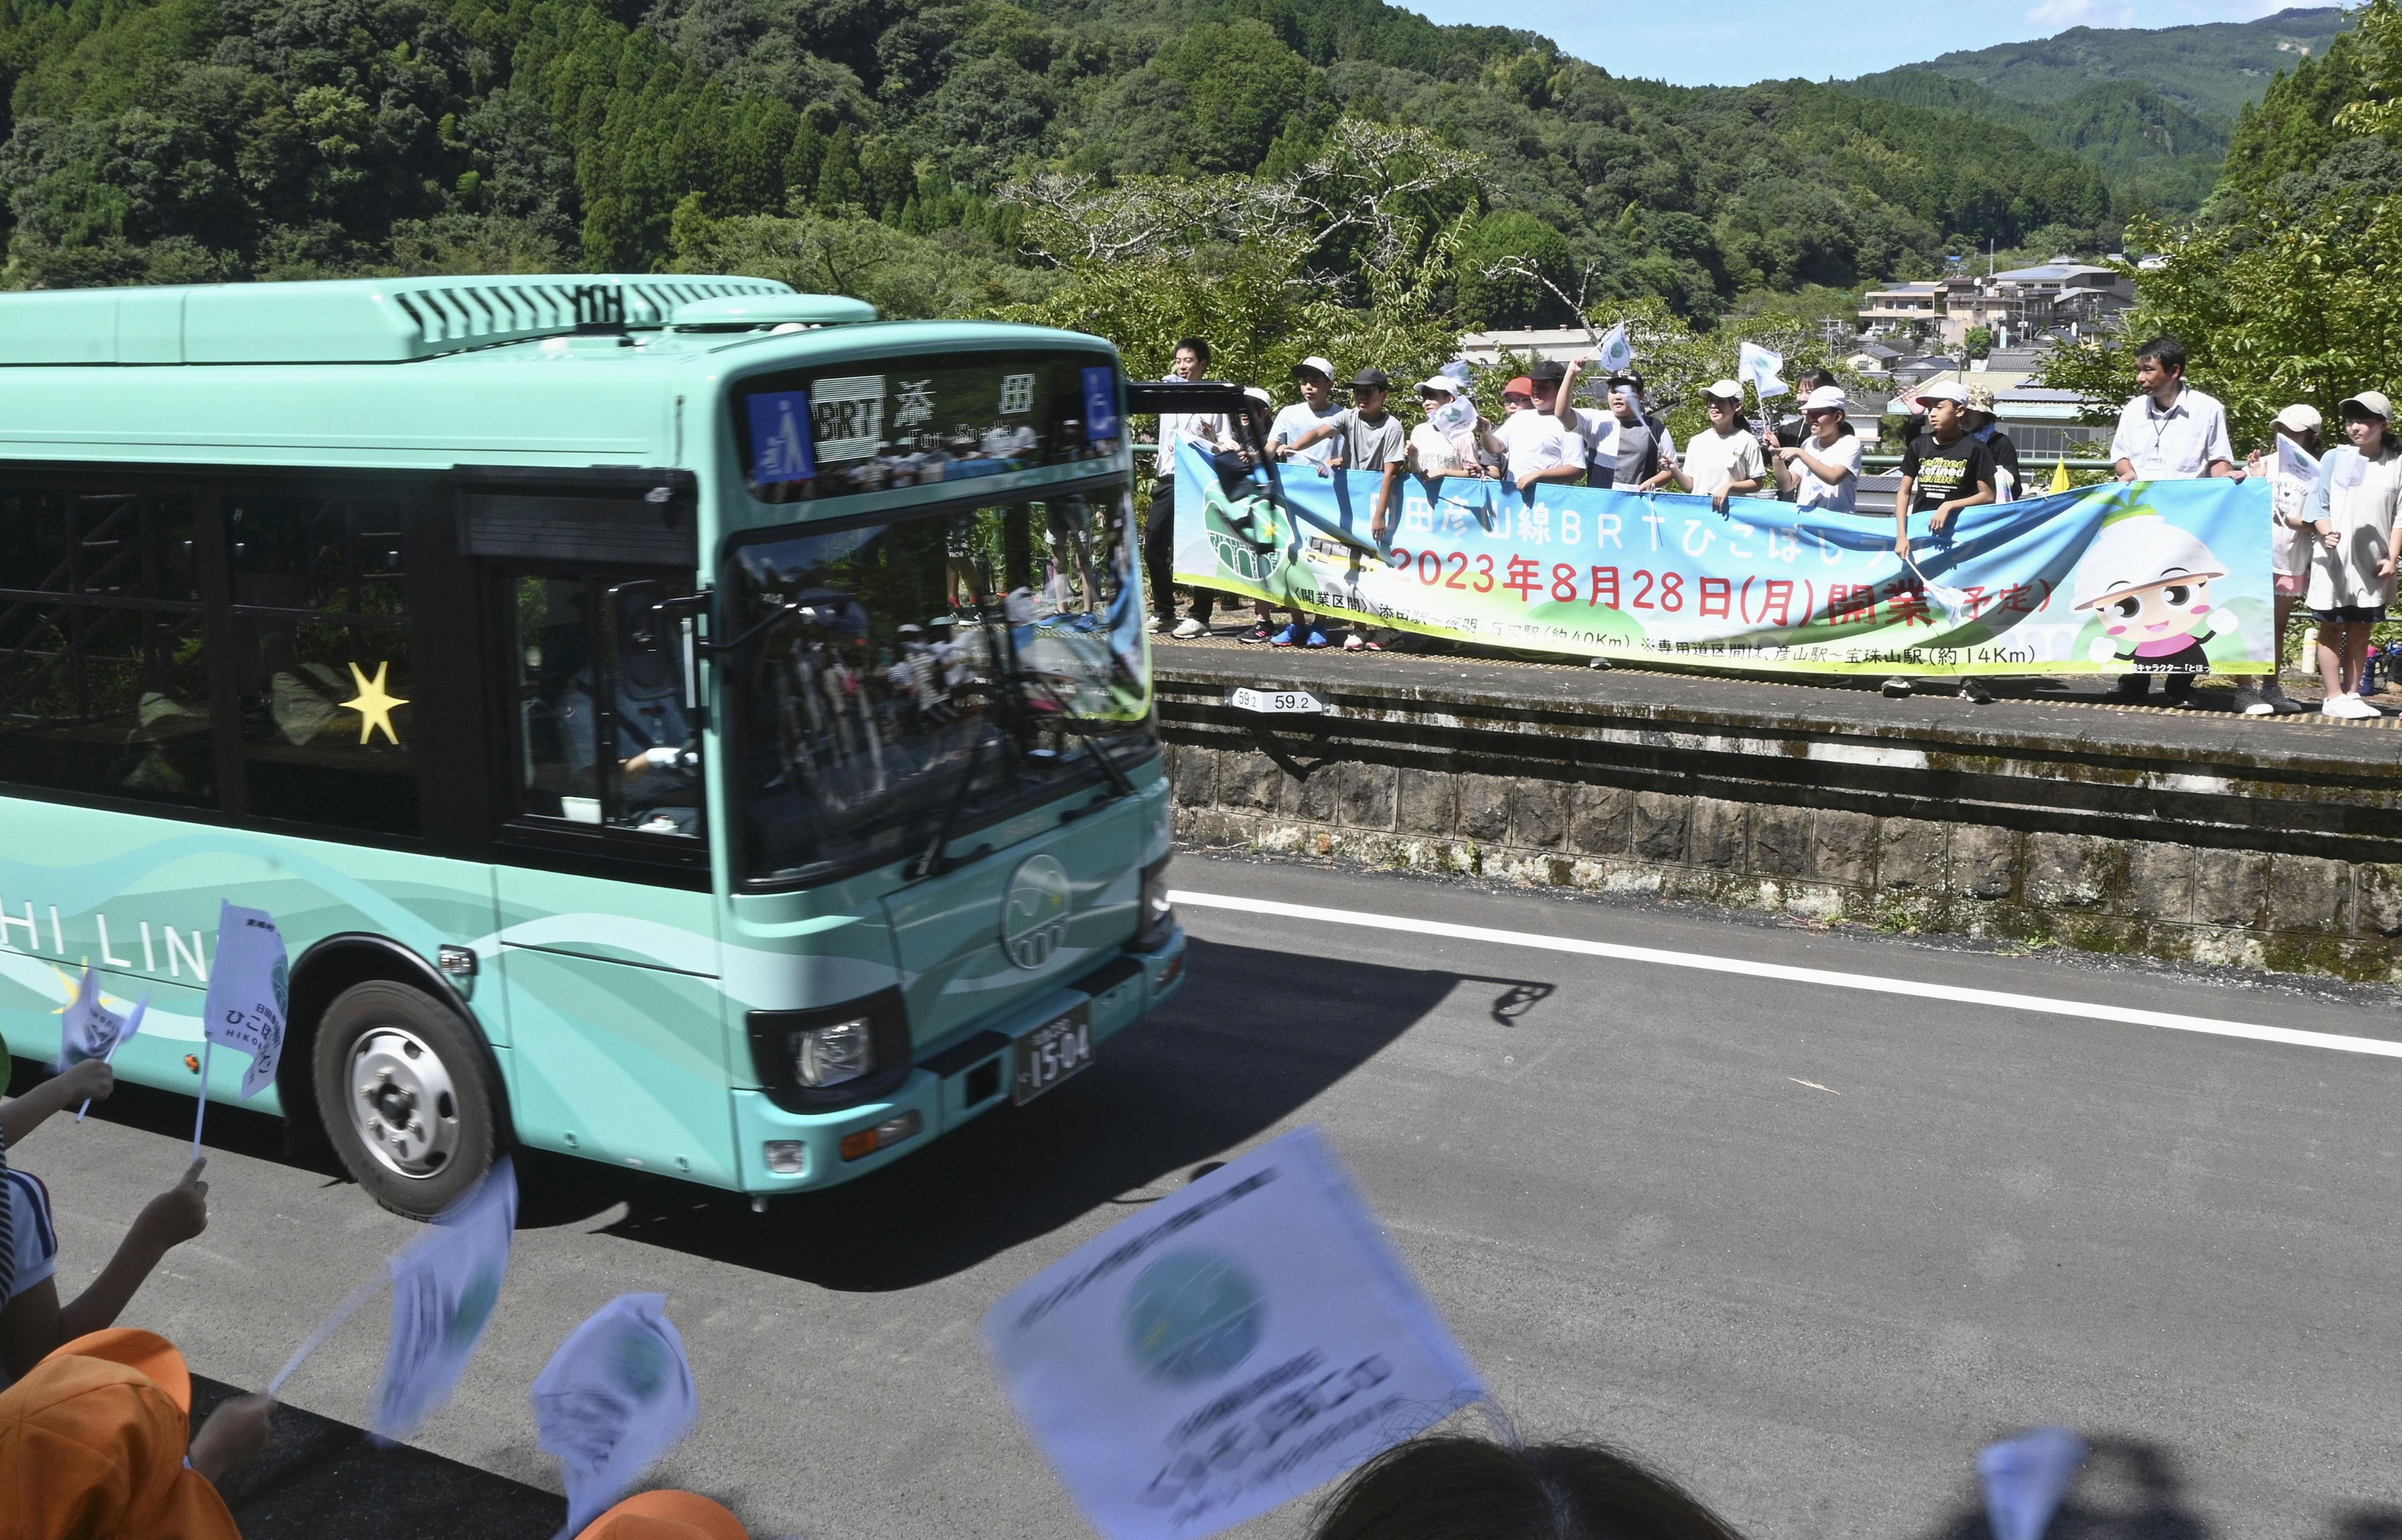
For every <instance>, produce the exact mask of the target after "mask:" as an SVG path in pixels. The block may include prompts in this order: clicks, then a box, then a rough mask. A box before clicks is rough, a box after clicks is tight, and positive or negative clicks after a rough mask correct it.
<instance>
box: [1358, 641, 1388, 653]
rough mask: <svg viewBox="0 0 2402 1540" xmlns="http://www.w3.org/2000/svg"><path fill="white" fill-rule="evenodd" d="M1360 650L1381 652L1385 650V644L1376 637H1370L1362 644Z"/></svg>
mask: <svg viewBox="0 0 2402 1540" xmlns="http://www.w3.org/2000/svg"><path fill="white" fill-rule="evenodd" d="M1384 650H1385V644H1384V643H1383V642H1381V641H1378V640H1377V639H1375V638H1374V637H1370V638H1369V639H1367V640H1365V641H1363V642H1361V643H1360V651H1361V652H1363V653H1381V652H1383V651H1384Z"/></svg>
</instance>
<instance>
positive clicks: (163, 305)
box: [0, 273, 849, 364]
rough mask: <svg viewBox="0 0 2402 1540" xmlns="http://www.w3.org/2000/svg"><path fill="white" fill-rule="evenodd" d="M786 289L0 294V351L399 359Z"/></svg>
mask: <svg viewBox="0 0 2402 1540" xmlns="http://www.w3.org/2000/svg"><path fill="white" fill-rule="evenodd" d="M792 292H793V291H792V289H791V287H790V286H789V285H786V284H783V283H779V282H775V281H774V280H773V279H766V278H723V277H710V276H704V275H698V274H695V275H690V276H686V275H683V274H676V275H648V274H643V275H626V274H615V273H555V274H529V275H522V276H510V277H505V278H393V279H381V278H370V279H337V280H332V281H328V282H311V283H217V284H209V285H205V286H192V287H177V288H157V289H69V290H63V291H59V292H54V293H46V294H14V295H0V364H402V363H407V362H408V361H410V360H412V359H421V358H435V357H438V356H440V355H441V354H444V353H455V352H461V351H465V350H467V349H470V348H486V347H490V346H492V345H493V344H495V343H500V342H518V341H522V340H525V339H526V338H529V337H556V336H560V335H563V334H568V333H573V332H574V331H575V330H576V329H577V328H578V327H579V325H581V326H583V327H584V328H585V329H587V330H590V329H593V328H595V327H596V326H599V325H602V324H609V323H619V322H622V323H623V324H624V325H626V326H631V327H659V326H664V325H666V324H667V320H668V317H670V315H673V314H675V313H676V312H677V311H678V310H680V309H683V308H684V307H686V306H689V305H692V304H695V303H697V302H698V301H701V300H711V299H719V300H722V299H732V298H739V297H741V296H763V297H764V296H779V295H780V296H790V295H791V294H792ZM834 303H849V302H843V301H836V302H834ZM612 329H614V326H613V328H612Z"/></svg>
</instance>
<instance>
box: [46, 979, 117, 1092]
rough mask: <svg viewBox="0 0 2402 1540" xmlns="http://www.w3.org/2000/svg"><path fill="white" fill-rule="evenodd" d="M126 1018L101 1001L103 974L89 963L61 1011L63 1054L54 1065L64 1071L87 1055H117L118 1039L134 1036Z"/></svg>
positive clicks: (101, 1057) (92, 1057) (61, 1044)
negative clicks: (72, 997)
mask: <svg viewBox="0 0 2402 1540" xmlns="http://www.w3.org/2000/svg"><path fill="white" fill-rule="evenodd" d="M125 1021H126V1019H125V1018H124V1017H122V1016H120V1015H118V1014H117V1012H116V1011H111V1010H109V1009H108V1007H107V1006H105V1005H104V1004H102V1003H101V996H100V975H99V974H98V973H97V972H95V971H93V969H92V967H91V965H90V963H86V964H85V965H84V969H83V980H82V982H81V983H79V984H77V985H76V996H75V998H74V999H72V1000H69V1001H68V1002H67V1008H66V1010H65V1011H62V1012H60V1015H59V1057H58V1062H57V1063H56V1064H55V1065H53V1066H51V1068H53V1069H55V1070H56V1071H57V1072H58V1073H60V1074H62V1075H63V1074H65V1073H66V1072H67V1071H68V1070H69V1069H72V1068H73V1067H75V1066H76V1065H79V1064H81V1063H83V1062H84V1061H85V1060H86V1059H106V1058H111V1057H113V1056H114V1055H115V1054H116V1052H117V1039H118V1038H126V1037H131V1036H132V1034H131V1033H130V1032H127V1031H126V1030H125Z"/></svg>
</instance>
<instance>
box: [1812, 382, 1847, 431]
mask: <svg viewBox="0 0 2402 1540" xmlns="http://www.w3.org/2000/svg"><path fill="white" fill-rule="evenodd" d="M1850 408H1851V398H1850V397H1848V396H1846V395H1844V394H1843V387H1842V386H1840V385H1821V386H1819V387H1817V388H1816V389H1815V390H1814V391H1812V392H1810V393H1809V394H1808V395H1805V396H1803V397H1802V423H1803V425H1804V426H1806V427H1807V428H1808V429H1809V430H1810V433H1811V434H1812V436H1814V437H1815V438H1816V439H1817V441H1818V442H1819V443H1821V444H1832V443H1834V442H1835V440H1837V439H1839V438H1841V437H1843V415H1844V413H1845V412H1847V411H1848V410H1850Z"/></svg>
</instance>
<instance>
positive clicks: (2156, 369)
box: [2110, 336, 2242, 706]
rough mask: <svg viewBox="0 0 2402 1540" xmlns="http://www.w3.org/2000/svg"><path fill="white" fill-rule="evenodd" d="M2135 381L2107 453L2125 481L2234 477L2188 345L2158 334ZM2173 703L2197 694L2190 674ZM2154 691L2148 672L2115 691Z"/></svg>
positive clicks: (2140, 694)
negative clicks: (2188, 374)
mask: <svg viewBox="0 0 2402 1540" xmlns="http://www.w3.org/2000/svg"><path fill="white" fill-rule="evenodd" d="M2135 383H2136V384H2137V385H2139V386H2140V387H2142V393H2141V394H2139V395H2137V396H2136V397H2135V398H2134V399H2133V400H2132V401H2130V402H2128V403H2127V405H2126V406H2124V407H2122V408H2120V410H2119V430H2118V432H2117V433H2114V434H2113V435H2112V436H2111V439H2110V458H2111V460H2112V461H2116V462H2117V471H2118V476H2119V480H2120V481H2201V480H2204V479H2206V478H2209V477H2213V476H2220V477H2225V476H2234V477H2238V478H2239V479H2240V477H2241V475H2242V473H2241V472H2239V471H2237V470H2236V468H2235V446H2234V443H2233V441H2232V440H2230V439H2229V437H2228V436H2227V408H2226V407H2224V406H2220V405H2219V404H2218V403H2217V401H2216V400H2215V399H2213V398H2212V397H2210V396H2207V395H2204V394H2202V392H2200V391H2197V390H2195V389H2194V388H2193V387H2192V386H2190V385H2188V384H2187V383H2186V380H2185V344H2183V343H2181V342H2179V341H2178V340H2177V339H2176V338H2175V337H2165V336H2163V337H2153V338H2152V339H2151V340H2150V341H2148V342H2147V343H2145V344H2143V345H2142V346H2141V347H2139V348H2137V349H2136V350H2135ZM2167 680H2168V683H2167V684H2166V686H2165V689H2166V691H2167V695H2168V702H2169V704H2170V705H2172V706H2183V705H2185V704H2186V703H2187V701H2188V699H2189V698H2190V696H2191V694H2192V693H2193V676H2192V675H2190V674H2171V675H2168V676H2167ZM2151 693H2152V680H2151V676H2150V675H2148V674H2125V675H2121V676H2120V677H2119V684H2118V694H2119V698H2121V699H2124V700H2141V699H2143V698H2144V697H2145V696H2147V695H2148V694H2151Z"/></svg>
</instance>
